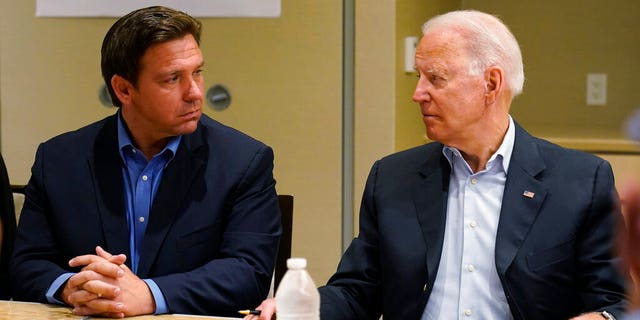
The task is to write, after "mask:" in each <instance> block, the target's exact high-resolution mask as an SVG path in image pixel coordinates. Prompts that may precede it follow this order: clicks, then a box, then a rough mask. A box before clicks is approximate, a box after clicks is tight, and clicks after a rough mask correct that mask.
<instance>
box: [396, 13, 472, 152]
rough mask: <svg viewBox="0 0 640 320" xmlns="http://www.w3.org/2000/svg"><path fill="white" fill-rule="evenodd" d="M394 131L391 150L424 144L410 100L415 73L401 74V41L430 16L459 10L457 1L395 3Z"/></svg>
mask: <svg viewBox="0 0 640 320" xmlns="http://www.w3.org/2000/svg"><path fill="white" fill-rule="evenodd" d="M396 3H397V4H396V7H397V10H396V40H395V44H396V45H395V47H396V59H395V61H396V71H395V75H396V79H397V80H396V87H395V92H396V118H395V123H396V129H395V133H396V136H395V150H404V149H408V148H411V147H415V146H417V145H421V144H423V143H425V141H426V140H425V128H424V123H423V122H422V118H421V116H420V108H419V107H418V105H417V104H416V103H415V102H413V101H412V100H411V97H412V96H413V90H414V89H415V86H416V83H417V80H418V79H417V77H416V73H413V72H411V73H407V72H405V71H404V39H405V37H418V38H420V36H421V35H422V31H421V27H422V24H423V23H424V22H425V21H427V20H428V19H429V18H430V17H432V16H434V15H437V14H441V13H444V12H447V11H451V10H457V9H460V1H459V0H430V1H424V0H400V1H397V2H396Z"/></svg>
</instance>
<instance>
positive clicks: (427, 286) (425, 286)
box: [422, 283, 429, 291]
mask: <svg viewBox="0 0 640 320" xmlns="http://www.w3.org/2000/svg"><path fill="white" fill-rule="evenodd" d="M427 289H429V284H428V283H425V284H424V287H422V291H427Z"/></svg>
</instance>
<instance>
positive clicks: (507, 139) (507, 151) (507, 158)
mask: <svg viewBox="0 0 640 320" xmlns="http://www.w3.org/2000/svg"><path fill="white" fill-rule="evenodd" d="M515 140H516V129H515V125H514V123H513V119H512V118H511V115H509V128H507V133H505V135H504V138H503V139H502V144H500V147H498V150H496V152H495V153H494V154H493V155H491V158H489V161H488V162H487V167H489V164H490V163H491V162H493V161H494V160H495V159H497V158H498V156H500V158H502V168H503V170H504V172H505V173H507V172H508V171H509V163H510V162H511V153H512V151H513V145H514V143H515ZM442 153H443V154H444V156H445V157H446V158H447V161H449V165H450V166H451V167H452V168H453V162H452V161H453V156H454V154H457V155H460V151H459V150H458V149H456V148H454V147H450V146H445V147H444V148H443V149H442Z"/></svg>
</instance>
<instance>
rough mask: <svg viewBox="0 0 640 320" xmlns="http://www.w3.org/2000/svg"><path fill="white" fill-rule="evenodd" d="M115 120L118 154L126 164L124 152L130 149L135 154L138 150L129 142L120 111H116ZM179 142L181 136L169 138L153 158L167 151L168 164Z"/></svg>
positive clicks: (129, 138) (129, 137)
mask: <svg viewBox="0 0 640 320" xmlns="http://www.w3.org/2000/svg"><path fill="white" fill-rule="evenodd" d="M117 118H118V151H119V152H120V157H121V158H122V160H123V161H124V162H125V163H126V162H127V160H126V158H125V156H124V150H125V149H126V148H131V150H136V152H138V151H137V150H138V149H137V148H136V147H135V146H134V145H133V142H132V141H131V136H130V135H129V131H128V130H127V128H126V125H125V123H124V120H123V119H122V113H121V112H120V110H118V117H117ZM180 140H182V136H175V137H173V138H171V140H169V143H167V146H165V147H164V149H162V151H160V152H158V153H157V154H155V155H154V157H155V156H157V155H160V154H163V153H165V152H167V151H169V153H170V155H169V157H168V159H167V163H169V162H170V161H171V160H172V159H173V157H174V156H175V154H176V152H177V151H178V146H179V145H180Z"/></svg>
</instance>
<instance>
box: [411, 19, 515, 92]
mask: <svg viewBox="0 0 640 320" xmlns="http://www.w3.org/2000/svg"><path fill="white" fill-rule="evenodd" d="M441 28H445V29H450V30H455V31H459V32H460V35H461V36H463V37H464V38H465V40H466V43H465V46H466V48H467V53H468V55H469V57H470V59H471V62H470V65H469V73H470V74H471V75H481V74H483V73H484V71H485V70H486V69H487V68H488V67H490V66H500V67H502V68H503V69H504V71H505V77H506V82H507V86H508V88H509V89H510V91H511V97H512V98H513V97H515V96H517V95H518V94H520V93H522V86H523V84H524V67H523V65H522V53H521V52H520V46H519V45H518V41H516V38H515V37H514V36H513V34H512V33H511V31H509V28H508V27H507V26H506V25H505V24H504V23H503V22H502V21H501V20H500V19H498V18H497V17H495V16H493V15H490V14H487V13H484V12H480V11H475V10H460V11H452V12H449V13H445V14H442V15H439V16H436V17H433V18H431V19H429V21H427V22H426V23H425V24H424V25H423V26H422V33H423V34H427V33H428V32H430V31H433V30H435V29H441Z"/></svg>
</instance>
